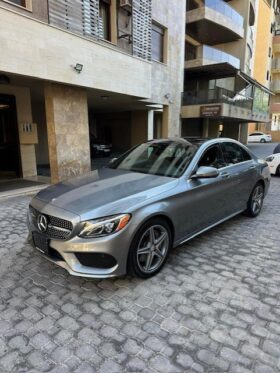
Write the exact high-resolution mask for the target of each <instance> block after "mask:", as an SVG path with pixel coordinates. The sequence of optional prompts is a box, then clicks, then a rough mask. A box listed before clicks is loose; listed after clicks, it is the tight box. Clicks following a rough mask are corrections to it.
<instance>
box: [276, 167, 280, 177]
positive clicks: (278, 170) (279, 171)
mask: <svg viewBox="0 0 280 373" xmlns="http://www.w3.org/2000/svg"><path fill="white" fill-rule="evenodd" d="M275 175H276V176H280V164H279V165H278V167H277V168H276V172H275Z"/></svg>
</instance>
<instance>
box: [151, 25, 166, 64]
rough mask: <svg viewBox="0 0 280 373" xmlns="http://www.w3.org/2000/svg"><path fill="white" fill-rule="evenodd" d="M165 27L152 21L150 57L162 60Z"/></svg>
mask: <svg viewBox="0 0 280 373" xmlns="http://www.w3.org/2000/svg"><path fill="white" fill-rule="evenodd" d="M164 35H165V29H164V28H163V27H161V26H159V25H157V24H155V23H154V22H153V24H152V59H153V60H155V61H159V62H164Z"/></svg>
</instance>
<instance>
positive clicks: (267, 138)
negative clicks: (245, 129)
mask: <svg viewBox="0 0 280 373" xmlns="http://www.w3.org/2000/svg"><path fill="white" fill-rule="evenodd" d="M271 140H272V139H271V135H266V134H265V133H263V132H253V133H251V134H250V135H249V136H248V142H262V143H264V142H271Z"/></svg>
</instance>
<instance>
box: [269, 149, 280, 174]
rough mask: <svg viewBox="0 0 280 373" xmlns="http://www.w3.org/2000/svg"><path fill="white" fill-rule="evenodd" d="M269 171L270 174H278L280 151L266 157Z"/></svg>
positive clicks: (279, 171) (279, 170)
mask: <svg viewBox="0 0 280 373" xmlns="http://www.w3.org/2000/svg"><path fill="white" fill-rule="evenodd" d="M266 162H267V164H268V166H269V171H270V173H271V174H272V175H277V176H280V153H276V154H272V155H270V156H269V157H267V158H266Z"/></svg>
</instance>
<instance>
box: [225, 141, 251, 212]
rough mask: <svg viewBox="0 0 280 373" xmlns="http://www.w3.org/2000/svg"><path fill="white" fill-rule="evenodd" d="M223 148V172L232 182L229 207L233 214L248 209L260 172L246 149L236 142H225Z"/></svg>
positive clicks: (228, 196) (228, 201) (228, 195)
mask: <svg viewBox="0 0 280 373" xmlns="http://www.w3.org/2000/svg"><path fill="white" fill-rule="evenodd" d="M221 146H222V151H223V155H224V159H225V162H226V167H225V168H224V169H223V170H222V172H223V173H224V175H225V176H226V177H228V178H229V179H230V181H231V187H230V190H229V193H228V194H227V198H228V200H227V205H228V211H229V213H231V214H232V213H235V212H238V211H240V210H244V209H245V208H246V205H247V202H248V199H249V196H250V194H251V191H252V189H253V186H254V185H255V183H256V179H257V172H258V171H257V165H256V163H255V161H254V160H253V159H252V157H251V156H250V154H249V153H248V152H247V150H246V149H245V148H243V147H242V146H240V145H239V144H237V143H234V142H224V143H222V145H221Z"/></svg>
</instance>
